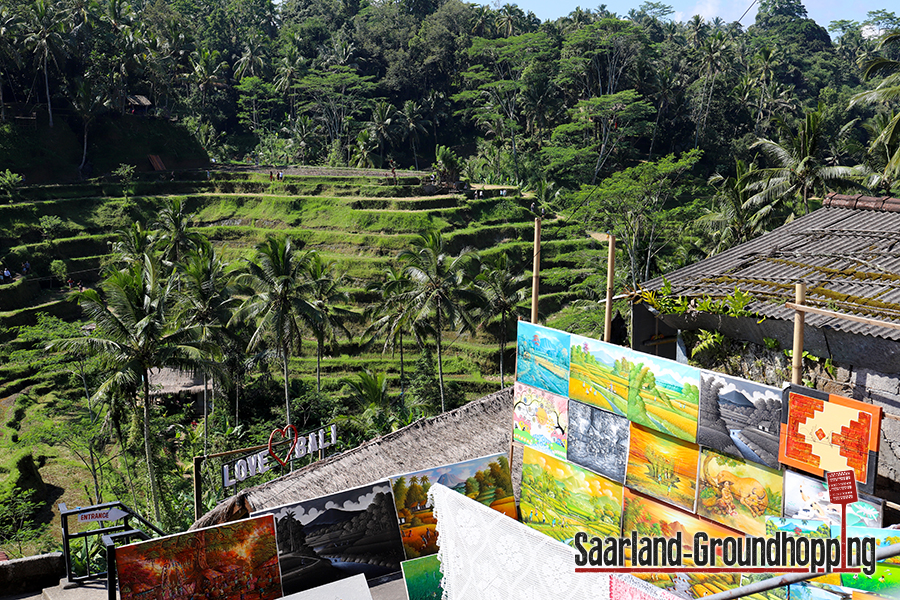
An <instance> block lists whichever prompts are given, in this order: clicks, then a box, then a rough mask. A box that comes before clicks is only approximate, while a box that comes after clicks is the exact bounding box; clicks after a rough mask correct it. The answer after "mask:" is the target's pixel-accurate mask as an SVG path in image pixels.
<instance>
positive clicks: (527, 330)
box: [516, 321, 569, 397]
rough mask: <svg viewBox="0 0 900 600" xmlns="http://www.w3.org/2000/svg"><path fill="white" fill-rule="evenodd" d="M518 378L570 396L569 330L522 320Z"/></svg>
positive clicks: (517, 335)
mask: <svg viewBox="0 0 900 600" xmlns="http://www.w3.org/2000/svg"><path fill="white" fill-rule="evenodd" d="M516 340H517V341H516V381H520V382H522V383H524V384H525V385H530V386H531V387H536V388H540V389H542V390H545V391H547V392H550V393H553V394H556V395H557V396H566V397H568V396H569V334H568V333H565V332H563V331H557V330H556V329H550V328H548V327H541V326H540V325H533V324H531V323H526V322H525V321H519V326H518V332H517V334H516Z"/></svg>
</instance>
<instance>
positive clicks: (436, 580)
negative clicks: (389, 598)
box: [400, 554, 444, 600]
mask: <svg viewBox="0 0 900 600" xmlns="http://www.w3.org/2000/svg"><path fill="white" fill-rule="evenodd" d="M400 566H401V567H402V568H403V582H404V583H405V584H406V597H407V600H441V597H442V596H443V593H444V589H443V588H442V587H441V581H442V580H443V573H441V561H439V560H438V557H437V554H430V555H428V556H423V557H421V558H414V559H412V560H406V561H403V562H402V563H401V564H400Z"/></svg>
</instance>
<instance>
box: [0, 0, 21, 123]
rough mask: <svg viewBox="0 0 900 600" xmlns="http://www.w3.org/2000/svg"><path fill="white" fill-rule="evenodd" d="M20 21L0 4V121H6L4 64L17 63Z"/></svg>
mask: <svg viewBox="0 0 900 600" xmlns="http://www.w3.org/2000/svg"><path fill="white" fill-rule="evenodd" d="M20 26H21V21H19V17H18V16H16V14H15V13H14V12H12V11H11V10H10V9H9V8H8V7H6V6H0V121H3V122H6V102H5V101H4V100H3V75H4V69H3V67H4V65H7V64H13V65H18V64H19V52H18V51H17V50H16V49H17V47H18V46H17V45H18V39H19V28H20Z"/></svg>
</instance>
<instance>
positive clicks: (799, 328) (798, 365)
mask: <svg viewBox="0 0 900 600" xmlns="http://www.w3.org/2000/svg"><path fill="white" fill-rule="evenodd" d="M794 299H795V300H794V301H795V303H796V304H803V303H804V302H805V301H806V284H805V283H803V282H800V283H797V284H796V285H795V287H794ZM805 322H806V313H805V312H803V311H802V310H798V311H797V312H796V313H795V314H794V355H793V357H792V358H793V360H792V362H791V383H793V384H795V385H800V384H801V383H802V382H803V326H804V324H805Z"/></svg>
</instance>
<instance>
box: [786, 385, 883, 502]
mask: <svg viewBox="0 0 900 600" xmlns="http://www.w3.org/2000/svg"><path fill="white" fill-rule="evenodd" d="M782 398H783V403H782V412H781V444H780V446H779V452H778V459H779V460H780V461H781V462H782V463H784V464H786V465H788V466H791V467H795V468H797V469H800V470H802V471H807V472H809V473H813V474H814V475H818V476H820V477H822V476H824V474H825V472H826V471H841V470H845V469H853V471H854V473H855V474H856V481H857V483H858V484H859V487H860V489H862V490H863V491H866V492H869V493H872V491H873V489H874V487H875V473H876V465H877V461H878V442H879V440H880V436H881V408H880V407H878V406H873V405H871V404H866V403H864V402H858V401H856V400H851V399H850V398H844V397H843V396H836V395H834V394H826V393H825V392H820V391H818V390H811V389H808V388H804V387H801V386H798V385H793V384H792V385H790V386H788V387H786V388H785V389H784V392H783V397H782Z"/></svg>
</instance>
